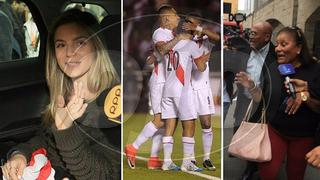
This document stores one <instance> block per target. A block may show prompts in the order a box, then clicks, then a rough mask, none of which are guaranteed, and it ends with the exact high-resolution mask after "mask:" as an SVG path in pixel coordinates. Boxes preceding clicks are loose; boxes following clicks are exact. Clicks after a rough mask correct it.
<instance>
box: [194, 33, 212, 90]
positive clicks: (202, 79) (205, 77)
mask: <svg viewBox="0 0 320 180" xmlns="http://www.w3.org/2000/svg"><path fill="white" fill-rule="evenodd" d="M194 41H195V42H196V43H197V47H198V48H199V49H200V50H201V51H202V53H204V54H207V53H210V52H211V50H212V46H213V44H212V43H210V41H209V38H208V36H203V37H202V38H201V39H199V38H198V37H195V38H194ZM191 82H192V87H193V89H194V90H198V89H204V88H210V81H209V63H208V62H207V68H206V70H205V71H204V72H201V71H198V70H197V67H196V65H195V63H193V71H192V81H191Z"/></svg>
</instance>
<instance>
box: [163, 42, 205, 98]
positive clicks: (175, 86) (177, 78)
mask: <svg viewBox="0 0 320 180" xmlns="http://www.w3.org/2000/svg"><path fill="white" fill-rule="evenodd" d="M202 53H203V52H202V51H201V50H200V49H199V48H197V44H196V43H195V42H194V41H192V40H181V41H179V42H178V43H177V44H176V45H175V46H174V47H173V49H172V50H170V51H169V52H168V53H167V54H166V55H165V58H164V59H165V70H166V82H165V85H164V91H163V97H180V96H181V92H182V90H183V88H186V89H185V91H188V89H191V83H190V81H191V71H192V63H193V60H194V59H197V58H199V57H201V56H202Z"/></svg>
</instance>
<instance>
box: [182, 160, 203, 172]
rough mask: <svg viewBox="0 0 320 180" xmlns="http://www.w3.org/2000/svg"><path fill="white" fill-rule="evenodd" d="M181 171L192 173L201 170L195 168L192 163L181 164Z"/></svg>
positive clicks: (200, 169)
mask: <svg viewBox="0 0 320 180" xmlns="http://www.w3.org/2000/svg"><path fill="white" fill-rule="evenodd" d="M181 171H193V172H201V171H203V169H202V168H199V167H197V166H196V165H195V164H193V162H191V161H190V162H188V163H182V166H181Z"/></svg>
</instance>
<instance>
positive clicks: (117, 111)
mask: <svg viewBox="0 0 320 180" xmlns="http://www.w3.org/2000/svg"><path fill="white" fill-rule="evenodd" d="M104 112H105V114H106V115H107V116H108V118H109V120H112V121H114V122H117V123H120V122H121V119H120V118H121V86H120V85H117V86H115V87H113V88H112V89H111V90H110V91H109V93H108V95H107V97H106V99H105V100H104Z"/></svg>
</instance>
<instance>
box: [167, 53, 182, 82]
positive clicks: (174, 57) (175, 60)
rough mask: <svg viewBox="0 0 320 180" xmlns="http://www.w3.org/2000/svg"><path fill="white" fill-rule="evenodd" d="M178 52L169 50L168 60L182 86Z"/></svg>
mask: <svg viewBox="0 0 320 180" xmlns="http://www.w3.org/2000/svg"><path fill="white" fill-rule="evenodd" d="M179 58H180V57H179V53H178V52H177V51H175V52H174V51H173V50H170V51H169V61H170V64H171V65H172V67H173V69H175V70H176V76H177V78H178V80H179V81H180V82H181V84H182V85H183V86H184V70H183V68H182V66H181V64H180V63H179Z"/></svg>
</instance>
